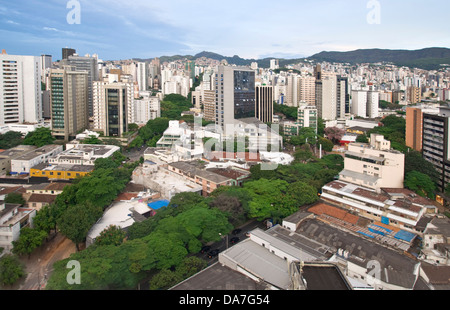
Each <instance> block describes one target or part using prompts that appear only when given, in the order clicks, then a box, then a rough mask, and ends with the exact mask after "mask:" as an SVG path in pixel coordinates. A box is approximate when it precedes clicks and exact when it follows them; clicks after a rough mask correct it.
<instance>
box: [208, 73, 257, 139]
mask: <svg viewBox="0 0 450 310" xmlns="http://www.w3.org/2000/svg"><path fill="white" fill-rule="evenodd" d="M214 84H215V85H214V90H215V92H216V125H219V126H221V127H222V129H223V130H224V131H226V126H227V125H234V124H235V120H239V119H244V118H255V102H256V99H255V71H254V70H250V69H248V68H245V67H231V66H219V67H218V70H217V72H216V74H215V79H214Z"/></svg>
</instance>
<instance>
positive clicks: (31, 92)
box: [0, 53, 43, 125]
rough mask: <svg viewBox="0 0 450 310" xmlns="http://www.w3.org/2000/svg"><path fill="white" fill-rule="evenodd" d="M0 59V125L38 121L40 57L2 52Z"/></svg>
mask: <svg viewBox="0 0 450 310" xmlns="http://www.w3.org/2000/svg"><path fill="white" fill-rule="evenodd" d="M0 63H1V65H0V125H5V124H21V123H39V122H41V121H42V120H43V112H42V96H41V72H42V71H41V68H42V63H41V57H39V56H37V57H35V56H18V55H8V54H6V53H2V54H0Z"/></svg>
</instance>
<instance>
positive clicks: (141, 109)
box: [129, 96, 161, 125]
mask: <svg viewBox="0 0 450 310" xmlns="http://www.w3.org/2000/svg"><path fill="white" fill-rule="evenodd" d="M133 105H134V109H133V110H134V115H133V118H132V119H131V120H129V123H134V124H138V125H145V124H147V123H148V121H149V120H154V119H156V118H159V117H161V101H160V100H159V98H158V97H151V96H148V97H144V98H142V99H135V100H134V101H133Z"/></svg>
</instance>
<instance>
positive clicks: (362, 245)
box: [296, 219, 418, 288]
mask: <svg viewBox="0 0 450 310" xmlns="http://www.w3.org/2000/svg"><path fill="white" fill-rule="evenodd" d="M296 232H297V234H300V235H302V236H304V237H305V238H307V239H310V240H313V241H315V242H318V243H321V244H323V245H324V246H328V247H330V250H331V251H333V252H335V253H337V250H338V249H343V250H344V251H348V253H349V256H348V261H350V262H352V263H354V264H356V265H358V266H360V267H362V268H367V265H368V263H369V262H370V261H376V262H378V263H379V264H380V268H381V273H380V276H381V280H382V281H384V282H387V283H390V284H393V285H399V286H401V287H405V288H413V286H414V283H415V279H416V277H415V275H414V273H415V271H416V267H417V264H418V261H417V260H415V259H413V258H410V257H409V256H406V255H403V254H401V253H400V252H399V251H396V250H393V249H390V248H388V247H385V246H383V245H380V244H378V243H376V242H371V241H369V240H368V239H365V238H363V237H360V236H358V235H356V234H353V233H349V232H347V231H344V230H341V229H339V228H336V227H334V226H331V225H328V224H326V223H324V222H322V221H320V220H317V219H305V220H304V221H303V222H302V223H301V225H300V226H299V228H298V229H297V231H296Z"/></svg>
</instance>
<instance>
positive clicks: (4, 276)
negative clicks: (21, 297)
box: [0, 254, 25, 285]
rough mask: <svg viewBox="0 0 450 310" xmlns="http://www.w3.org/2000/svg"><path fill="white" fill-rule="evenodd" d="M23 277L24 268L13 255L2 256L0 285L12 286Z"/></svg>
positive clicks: (0, 261)
mask: <svg viewBox="0 0 450 310" xmlns="http://www.w3.org/2000/svg"><path fill="white" fill-rule="evenodd" d="M24 275H25V268H24V266H23V265H22V264H21V263H20V261H19V259H18V258H17V256H15V255H11V254H9V255H4V256H3V257H1V258H0V283H1V284H2V285H13V284H14V283H16V282H17V280H19V279H20V278H22V277H23V276H24Z"/></svg>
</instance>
